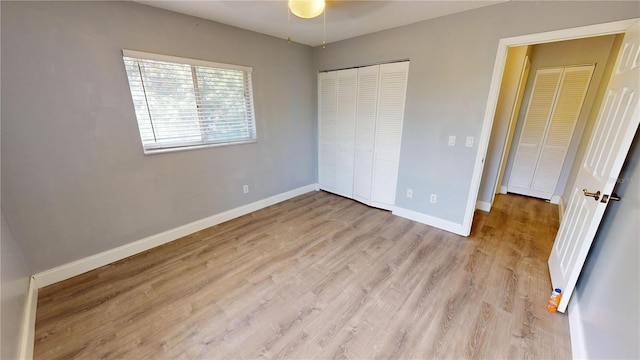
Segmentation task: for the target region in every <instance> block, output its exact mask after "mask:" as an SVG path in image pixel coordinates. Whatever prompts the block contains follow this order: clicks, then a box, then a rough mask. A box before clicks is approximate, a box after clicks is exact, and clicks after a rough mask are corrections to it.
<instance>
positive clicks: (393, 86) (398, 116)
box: [318, 61, 409, 210]
mask: <svg viewBox="0 0 640 360" xmlns="http://www.w3.org/2000/svg"><path fill="white" fill-rule="evenodd" d="M408 72H409V62H408V61H404V62H397V63H390V64H382V65H373V66H366V67H361V68H357V69H348V70H337V71H328V72H323V73H320V74H319V75H318V182H319V184H320V188H321V189H322V190H326V191H329V192H333V193H335V194H338V195H341V196H345V197H348V198H352V199H355V200H357V201H360V202H363V203H365V204H367V205H370V206H374V207H378V208H382V209H387V210H390V209H392V207H393V205H394V204H395V195H396V185H397V179H398V165H399V161H400V143H401V138H402V122H403V119H404V104H405V96H406V87H407V77H408Z"/></svg>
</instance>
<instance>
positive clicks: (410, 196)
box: [407, 189, 413, 199]
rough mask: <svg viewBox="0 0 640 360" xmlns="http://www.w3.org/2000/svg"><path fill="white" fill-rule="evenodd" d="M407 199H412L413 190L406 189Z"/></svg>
mask: <svg viewBox="0 0 640 360" xmlns="http://www.w3.org/2000/svg"><path fill="white" fill-rule="evenodd" d="M407 197H408V198H409V199H411V198H413V189H407Z"/></svg>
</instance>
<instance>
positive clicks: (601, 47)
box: [502, 35, 615, 196]
mask: <svg viewBox="0 0 640 360" xmlns="http://www.w3.org/2000/svg"><path fill="white" fill-rule="evenodd" d="M614 39H615V35H608V36H598V37H592V38H587V39H579V40H570V41H559V42H553V43H548V44H540V45H535V46H533V51H532V54H531V72H530V73H529V80H528V81H527V87H526V89H525V93H524V99H523V100H522V107H521V109H520V114H519V115H518V123H517V124H516V130H515V133H514V136H513V144H514V146H512V147H511V151H510V153H509V158H508V161H507V168H506V170H505V176H504V179H503V181H502V185H505V186H507V185H508V183H509V176H510V175H511V169H512V168H513V161H514V159H515V155H516V151H517V144H518V142H519V141H520V135H521V132H522V126H523V124H524V119H525V117H526V114H527V107H528V106H529V100H530V99H531V92H532V89H533V83H534V81H535V78H536V71H537V70H539V69H542V68H551V67H559V66H571V65H586V64H593V63H595V64H596V68H595V70H594V72H593V76H592V77H591V82H590V83H589V89H588V90H587V94H586V95H585V100H584V104H583V106H582V111H581V112H580V116H579V117H578V120H577V122H576V127H575V130H574V132H573V137H572V138H571V144H570V145H569V149H568V150H567V155H566V158H565V161H564V165H563V167H562V172H561V173H560V177H559V178H558V184H557V186H556V190H555V192H554V194H556V195H559V196H561V195H562V194H563V193H564V189H565V186H566V184H567V179H568V177H569V174H570V172H571V169H572V166H573V161H574V159H575V156H576V152H577V151H578V145H580V141H581V139H582V134H583V132H584V129H585V126H586V125H587V120H588V119H589V115H590V113H591V109H592V106H593V104H594V101H595V99H596V96H597V94H598V89H599V88H600V85H601V83H602V82H603V81H602V80H603V74H604V72H605V68H606V67H607V62H608V60H609V55H610V54H611V50H612V46H613V42H614ZM604 84H605V85H606V81H604Z"/></svg>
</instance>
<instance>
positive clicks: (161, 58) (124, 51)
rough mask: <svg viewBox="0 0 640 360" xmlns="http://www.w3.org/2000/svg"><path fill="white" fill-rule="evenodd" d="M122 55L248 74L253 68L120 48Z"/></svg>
mask: <svg viewBox="0 0 640 360" xmlns="http://www.w3.org/2000/svg"><path fill="white" fill-rule="evenodd" d="M122 56H126V57H129V58H136V59H145V60H155V61H165V62H172V63H178V64H189V65H193V66H205V67H212V68H218V69H228V70H239V71H246V72H248V73H249V74H250V73H251V72H252V71H253V68H252V67H251V66H244V65H235V64H225V63H218V62H213V61H207V60H199V59H191V58H184V57H178V56H171V55H163V54H155V53H148V52H143V51H137V50H128V49H122Z"/></svg>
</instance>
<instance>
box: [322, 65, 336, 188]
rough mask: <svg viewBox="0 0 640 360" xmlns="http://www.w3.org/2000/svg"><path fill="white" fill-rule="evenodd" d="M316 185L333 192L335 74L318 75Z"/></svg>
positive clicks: (334, 179)
mask: <svg viewBox="0 0 640 360" xmlns="http://www.w3.org/2000/svg"><path fill="white" fill-rule="evenodd" d="M318 100H319V101H318V102H319V105H318V183H319V184H320V188H321V189H324V190H328V191H334V190H333V189H334V187H335V184H336V156H337V147H338V145H337V139H336V121H337V118H338V114H337V113H338V79H337V76H336V72H325V73H320V74H318Z"/></svg>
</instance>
